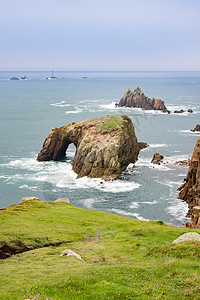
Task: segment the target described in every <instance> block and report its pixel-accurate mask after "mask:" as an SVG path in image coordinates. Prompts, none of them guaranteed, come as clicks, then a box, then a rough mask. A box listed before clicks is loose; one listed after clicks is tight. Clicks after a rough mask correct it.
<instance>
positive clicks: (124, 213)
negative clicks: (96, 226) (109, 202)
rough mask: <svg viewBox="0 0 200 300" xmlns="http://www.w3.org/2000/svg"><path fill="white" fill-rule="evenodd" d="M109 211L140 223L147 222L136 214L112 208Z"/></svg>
mask: <svg viewBox="0 0 200 300" xmlns="http://www.w3.org/2000/svg"><path fill="white" fill-rule="evenodd" d="M110 211H111V212H114V213H116V214H118V215H123V216H128V217H134V218H136V219H138V220H141V221H149V219H145V218H143V217H141V216H140V215H139V214H138V213H131V212H126V211H125V210H120V209H116V208H112V209H111V210H110Z"/></svg>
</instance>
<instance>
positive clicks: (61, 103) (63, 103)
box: [50, 101, 71, 107]
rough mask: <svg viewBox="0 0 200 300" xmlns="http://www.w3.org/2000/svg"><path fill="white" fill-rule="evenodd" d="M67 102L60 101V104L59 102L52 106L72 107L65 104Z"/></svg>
mask: <svg viewBox="0 0 200 300" xmlns="http://www.w3.org/2000/svg"><path fill="white" fill-rule="evenodd" d="M65 102H66V101H60V102H57V103H52V104H50V105H52V106H59V107H66V106H71V104H67V103H65Z"/></svg>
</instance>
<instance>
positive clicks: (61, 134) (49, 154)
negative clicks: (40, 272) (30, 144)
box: [37, 115, 140, 180]
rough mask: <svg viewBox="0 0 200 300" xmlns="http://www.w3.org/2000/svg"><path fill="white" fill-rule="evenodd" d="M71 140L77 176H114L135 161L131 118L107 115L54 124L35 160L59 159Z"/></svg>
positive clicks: (112, 178) (107, 178) (135, 146)
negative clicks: (70, 122)
mask: <svg viewBox="0 0 200 300" xmlns="http://www.w3.org/2000/svg"><path fill="white" fill-rule="evenodd" d="M71 143H73V144H74V145H75V146H76V154H75V157H74V161H73V164H72V166H73V170H74V172H75V173H76V174H77V177H78V178H80V177H83V176H88V177H92V178H102V179H104V180H114V179H117V178H118V177H119V176H120V175H121V174H122V172H123V171H124V170H125V169H126V167H127V166H128V165H129V164H130V163H135V161H136V160H137V157H138V154H139V149H140V146H139V144H138V141H137V138H136V135H135V130H134V126H133V124H132V121H131V119H130V118H129V117H128V116H126V115H115V116H109V115H107V116H105V117H96V118H92V119H89V120H85V121H81V122H78V123H72V125H70V124H69V125H63V126H61V127H60V128H56V127H54V128H53V129H52V131H51V132H50V134H49V135H48V137H47V138H46V140H45V141H44V144H43V148H42V150H41V152H40V153H39V154H38V157H37V160H38V161H48V160H59V159H60V158H62V157H64V156H65V154H66V151H67V148H68V146H69V144H71Z"/></svg>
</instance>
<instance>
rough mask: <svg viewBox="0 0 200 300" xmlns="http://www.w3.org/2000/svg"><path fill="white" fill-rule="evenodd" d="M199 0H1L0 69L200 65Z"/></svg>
mask: <svg viewBox="0 0 200 300" xmlns="http://www.w3.org/2000/svg"><path fill="white" fill-rule="evenodd" d="M199 12H200V1H198V0H190V1H187V0H173V1H172V0H168V1H167V2H166V1H164V0H151V1H148V0H140V1H139V0H123V1H122V0H110V1H106V0H85V1H81V0H77V1H76V2H72V1H71V0H42V1H41V0H40V1H39V0H29V1H26V0H18V1H16V0H10V1H8V2H4V1H2V0H0V26H1V28H3V30H1V32H0V39H1V49H0V54H1V67H0V68H1V70H2V71H20V70H22V71H25V70H27V71H28V70H32V71H40V70H41V71H42V70H52V69H53V70H60V71H65V70H66V71H85V70H87V71H199V70H200V39H199V32H200V18H199Z"/></svg>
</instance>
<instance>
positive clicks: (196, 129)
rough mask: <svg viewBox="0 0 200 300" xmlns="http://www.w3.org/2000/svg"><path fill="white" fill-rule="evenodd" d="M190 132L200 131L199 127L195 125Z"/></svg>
mask: <svg viewBox="0 0 200 300" xmlns="http://www.w3.org/2000/svg"><path fill="white" fill-rule="evenodd" d="M190 131H192V132H196V131H200V125H199V124H197V125H196V127H195V128H194V129H191V130H190Z"/></svg>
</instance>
